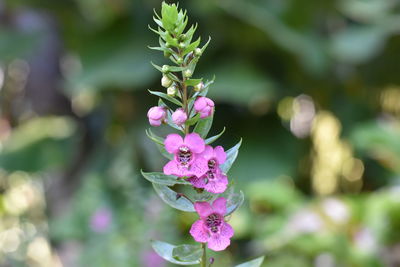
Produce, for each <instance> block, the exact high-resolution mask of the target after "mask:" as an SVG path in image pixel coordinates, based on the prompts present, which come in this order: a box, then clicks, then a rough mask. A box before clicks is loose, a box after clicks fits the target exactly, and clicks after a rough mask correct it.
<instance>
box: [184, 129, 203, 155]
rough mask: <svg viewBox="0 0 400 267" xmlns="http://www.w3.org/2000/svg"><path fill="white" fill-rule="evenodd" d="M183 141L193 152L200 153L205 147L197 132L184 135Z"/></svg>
mask: <svg viewBox="0 0 400 267" xmlns="http://www.w3.org/2000/svg"><path fill="white" fill-rule="evenodd" d="M184 143H185V145H187V146H188V147H189V149H190V150H191V151H192V152H193V153H201V152H203V151H204V148H205V143H204V140H203V139H202V138H201V137H200V135H199V134H197V133H190V134H188V135H186V137H185V141H184Z"/></svg>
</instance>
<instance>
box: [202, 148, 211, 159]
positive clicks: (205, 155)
mask: <svg viewBox="0 0 400 267" xmlns="http://www.w3.org/2000/svg"><path fill="white" fill-rule="evenodd" d="M213 156H214V149H213V148H212V146H206V148H205V149H204V151H203V152H202V153H201V157H203V158H204V159H206V160H207V161H209V160H210V159H211V158H213Z"/></svg>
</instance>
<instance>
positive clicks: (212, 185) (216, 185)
mask: <svg viewBox="0 0 400 267" xmlns="http://www.w3.org/2000/svg"><path fill="white" fill-rule="evenodd" d="M225 177H226V176H225ZM227 187H228V179H226V178H225V179H222V180H217V179H214V180H209V181H208V183H207V184H206V185H205V186H204V189H205V190H206V191H207V192H210V193H214V194H221V193H223V192H225V190H226V188H227ZM221 214H222V213H221ZM222 215H224V214H222Z"/></svg>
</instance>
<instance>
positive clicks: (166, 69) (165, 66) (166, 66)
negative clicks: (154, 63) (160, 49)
mask: <svg viewBox="0 0 400 267" xmlns="http://www.w3.org/2000/svg"><path fill="white" fill-rule="evenodd" d="M161 70H162V72H163V73H167V72H169V66H168V65H163V66H162V69H161Z"/></svg>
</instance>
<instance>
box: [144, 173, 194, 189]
mask: <svg viewBox="0 0 400 267" xmlns="http://www.w3.org/2000/svg"><path fill="white" fill-rule="evenodd" d="M140 172H141V173H142V175H143V177H144V178H146V179H147V180H148V181H150V182H152V183H155V184H161V185H167V186H172V185H175V184H190V183H189V182H187V181H186V180H183V179H180V178H178V177H176V176H173V175H165V174H164V173H162V172H143V171H142V170H140Z"/></svg>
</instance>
